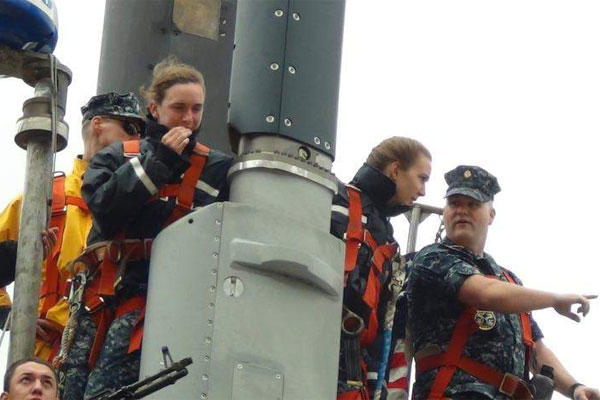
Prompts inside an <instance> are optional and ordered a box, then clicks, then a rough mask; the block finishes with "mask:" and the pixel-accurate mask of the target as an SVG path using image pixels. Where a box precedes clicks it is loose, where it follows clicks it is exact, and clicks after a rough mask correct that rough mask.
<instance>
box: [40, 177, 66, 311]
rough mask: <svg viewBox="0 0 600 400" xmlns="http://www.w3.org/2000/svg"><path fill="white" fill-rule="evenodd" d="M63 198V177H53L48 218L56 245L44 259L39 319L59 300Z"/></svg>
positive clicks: (64, 202)
mask: <svg viewBox="0 0 600 400" xmlns="http://www.w3.org/2000/svg"><path fill="white" fill-rule="evenodd" d="M65 207H66V198H65V175H64V174H61V175H58V176H55V177H54V179H53V181H52V206H51V209H52V214H51V216H50V223H49V227H50V228H58V232H57V233H56V237H57V240H56V243H55V244H54V247H53V248H52V252H51V253H50V255H48V257H47V258H46V264H45V273H44V281H43V282H42V286H41V288H40V299H41V302H42V305H41V310H40V317H41V318H45V317H46V313H47V312H48V310H49V309H50V308H52V307H53V306H54V305H55V304H56V303H57V302H58V300H59V299H60V296H61V294H60V293H59V292H60V286H61V279H60V275H59V272H58V267H57V262H58V256H59V253H60V248H61V247H62V239H63V232H64V230H65V219H66V208H65Z"/></svg>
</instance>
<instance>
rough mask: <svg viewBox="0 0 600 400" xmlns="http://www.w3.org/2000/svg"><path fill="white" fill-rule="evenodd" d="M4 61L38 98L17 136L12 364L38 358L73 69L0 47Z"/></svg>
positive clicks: (27, 107)
mask: <svg viewBox="0 0 600 400" xmlns="http://www.w3.org/2000/svg"><path fill="white" fill-rule="evenodd" d="M0 59H2V60H6V59H8V60H12V63H9V64H5V63H1V64H0V74H7V75H11V76H14V77H17V78H21V79H23V80H24V81H25V82H26V83H27V84H29V85H30V86H33V87H35V95H34V97H33V98H31V99H28V100H26V101H25V103H24V104H23V116H22V117H21V118H20V119H19V120H18V122H17V133H16V135H15V142H16V143H17V145H19V146H20V147H21V148H23V149H26V150H27V165H26V172H25V186H24V191H23V206H22V209H21V216H20V224H19V246H18V250H17V265H16V271H15V289H14V294H15V296H14V302H13V305H12V312H11V314H12V317H11V324H10V349H9V360H8V362H9V365H10V364H11V363H12V362H14V361H16V360H19V359H22V358H25V357H30V356H31V355H32V354H33V349H34V343H35V333H36V322H37V316H38V310H37V308H38V298H39V292H40V266H41V264H42V253H43V249H42V242H41V240H40V234H41V232H42V231H43V230H44V229H46V225H47V217H48V215H47V213H48V206H49V204H48V202H49V201H50V199H49V196H48V194H49V184H50V182H51V179H52V154H53V153H52V150H53V149H55V150H56V151H60V150H62V149H64V148H65V147H66V146H67V138H68V126H67V124H66V123H65V122H64V121H63V117H64V114H65V105H66V101H67V87H68V85H69V84H70V83H71V71H70V70H69V69H68V68H67V67H65V66H64V65H62V64H60V63H59V62H58V61H57V60H56V59H55V58H54V57H53V56H47V55H42V54H39V53H33V52H27V51H15V50H10V49H8V48H4V47H2V48H0ZM53 138H55V140H56V144H55V145H53V143H52V140H53Z"/></svg>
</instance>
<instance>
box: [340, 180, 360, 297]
mask: <svg viewBox="0 0 600 400" xmlns="http://www.w3.org/2000/svg"><path fill="white" fill-rule="evenodd" d="M346 191H347V193H348V227H347V228H346V235H345V238H344V239H345V240H346V258H345V261H344V286H345V285H346V280H347V278H348V273H349V272H350V271H352V270H353V269H354V267H355V266H356V259H357V258H358V249H359V247H360V245H361V243H362V241H363V238H364V228H363V225H362V200H361V198H360V190H359V189H358V188H356V187H354V186H352V185H346Z"/></svg>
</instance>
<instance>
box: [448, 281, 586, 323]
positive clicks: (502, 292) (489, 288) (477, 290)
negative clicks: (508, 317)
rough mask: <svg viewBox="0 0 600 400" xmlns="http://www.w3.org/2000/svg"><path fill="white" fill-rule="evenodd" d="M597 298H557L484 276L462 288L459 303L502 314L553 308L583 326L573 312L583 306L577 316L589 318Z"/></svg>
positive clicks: (556, 295)
mask: <svg viewBox="0 0 600 400" xmlns="http://www.w3.org/2000/svg"><path fill="white" fill-rule="evenodd" d="M596 297H597V296H596V295H576V294H556V293H550V292H544V291H541V290H535V289H528V288H526V287H523V286H519V285H515V284H512V283H508V282H503V281H499V280H496V279H490V278H486V277H484V276H483V275H472V276H470V277H468V278H467V279H466V280H465V281H464V283H463V284H462V286H461V288H460V290H459V292H458V299H459V300H460V301H461V302H462V303H464V304H468V305H470V306H472V307H475V308H478V309H483V310H490V311H497V312H502V313H522V312H530V311H532V310H540V309H543V308H548V307H553V308H554V309H555V310H556V312H557V313H559V314H561V315H563V316H565V317H567V318H570V319H572V320H573V321H576V322H579V320H580V317H579V316H578V315H577V314H576V313H574V312H572V311H571V306H572V305H574V304H579V305H580V307H579V308H578V309H577V313H581V314H582V315H583V316H586V315H587V313H588V312H589V310H590V303H589V299H594V298H596Z"/></svg>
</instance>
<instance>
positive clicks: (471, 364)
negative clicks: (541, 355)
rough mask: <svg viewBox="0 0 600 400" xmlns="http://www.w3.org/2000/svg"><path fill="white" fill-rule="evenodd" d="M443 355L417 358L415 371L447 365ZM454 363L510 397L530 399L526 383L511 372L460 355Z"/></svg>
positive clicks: (520, 399) (421, 371)
mask: <svg viewBox="0 0 600 400" xmlns="http://www.w3.org/2000/svg"><path fill="white" fill-rule="evenodd" d="M445 357H446V354H445V353H441V354H435V355H432V356H428V357H425V358H423V359H422V360H419V364H418V366H417V367H418V368H417V372H418V373H419V374H421V373H423V372H425V371H429V370H431V369H434V368H439V367H444V366H445V365H447V363H446V360H445ZM456 364H457V365H456V366H457V368H458V369H461V370H462V371H464V372H466V373H467V374H469V375H471V376H474V377H475V378H477V379H479V380H480V381H482V382H485V383H487V384H489V385H492V386H494V387H496V388H497V389H498V390H499V391H500V393H503V394H505V395H507V396H509V397H510V398H514V399H519V400H527V399H532V395H531V391H530V390H529V387H528V386H527V383H525V381H523V380H522V379H520V378H519V377H517V376H515V375H513V374H509V373H502V372H499V371H497V370H496V369H494V368H492V367H489V366H487V365H485V364H482V363H480V362H479V361H475V360H473V359H471V358H469V357H466V356H461V357H460V359H459V360H458V361H457V363H456ZM428 398H437V397H432V395H431V394H430V396H429V397H428Z"/></svg>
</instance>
